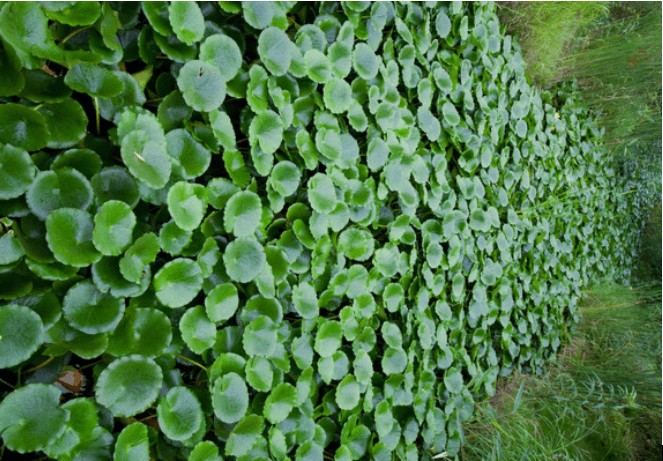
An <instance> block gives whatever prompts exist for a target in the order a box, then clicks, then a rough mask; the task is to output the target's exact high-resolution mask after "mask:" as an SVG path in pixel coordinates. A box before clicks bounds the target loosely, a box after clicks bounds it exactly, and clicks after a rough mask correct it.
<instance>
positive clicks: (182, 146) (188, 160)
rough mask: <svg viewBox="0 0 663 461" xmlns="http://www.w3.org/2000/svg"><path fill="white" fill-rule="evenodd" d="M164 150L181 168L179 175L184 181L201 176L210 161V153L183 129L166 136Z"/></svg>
mask: <svg viewBox="0 0 663 461" xmlns="http://www.w3.org/2000/svg"><path fill="white" fill-rule="evenodd" d="M166 149H167V152H168V155H170V157H171V158H172V159H173V160H175V162H176V163H177V164H179V166H181V167H182V168H181V172H180V174H181V175H182V177H183V178H184V179H195V178H197V177H198V176H202V175H203V173H205V171H207V168H209V165H210V163H211V161H212V154H210V151H209V150H207V149H206V148H205V147H204V146H203V145H202V144H200V143H199V142H198V141H196V140H195V139H193V136H191V134H189V132H188V131H186V130H185V129H183V128H178V129H176V130H172V131H170V132H169V133H168V134H167V135H166Z"/></svg>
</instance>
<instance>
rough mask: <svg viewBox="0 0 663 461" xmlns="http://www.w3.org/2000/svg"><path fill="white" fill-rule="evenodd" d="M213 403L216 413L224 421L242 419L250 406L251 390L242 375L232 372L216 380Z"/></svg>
mask: <svg viewBox="0 0 663 461" xmlns="http://www.w3.org/2000/svg"><path fill="white" fill-rule="evenodd" d="M212 404H213V405H214V414H215V415H216V417H217V418H219V419H220V420H221V421H223V422H224V423H228V424H232V423H236V422H237V421H239V420H241V419H242V418H243V417H244V415H245V414H246V410H248V408H249V390H248V389H247V387H246V383H245V382H244V380H243V379H242V377H241V376H239V375H238V374H237V373H234V372H230V373H227V374H225V375H224V376H222V377H220V378H218V379H217V380H216V381H214V387H213V389H212Z"/></svg>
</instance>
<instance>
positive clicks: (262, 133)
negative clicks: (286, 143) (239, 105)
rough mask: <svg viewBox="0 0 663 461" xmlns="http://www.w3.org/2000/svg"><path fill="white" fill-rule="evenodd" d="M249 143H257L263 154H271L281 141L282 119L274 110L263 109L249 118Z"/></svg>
mask: <svg viewBox="0 0 663 461" xmlns="http://www.w3.org/2000/svg"><path fill="white" fill-rule="evenodd" d="M249 141H250V143H251V145H252V146H253V145H255V144H256V143H258V144H259V145H260V149H262V150H263V152H264V153H265V154H273V153H274V152H276V151H277V150H278V148H279V147H280V146H281V141H283V121H282V120H281V117H279V116H278V115H277V114H276V113H275V112H273V111H271V110H269V109H268V110H265V111H263V112H261V113H259V114H258V115H256V116H255V117H254V118H253V120H251V125H250V126H249Z"/></svg>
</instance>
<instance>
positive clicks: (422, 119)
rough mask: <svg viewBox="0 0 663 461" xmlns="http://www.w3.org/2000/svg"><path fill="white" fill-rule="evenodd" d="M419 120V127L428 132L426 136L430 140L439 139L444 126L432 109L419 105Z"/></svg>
mask: <svg viewBox="0 0 663 461" xmlns="http://www.w3.org/2000/svg"><path fill="white" fill-rule="evenodd" d="M417 120H418V121H419V127H420V128H421V130H422V131H423V132H424V133H426V136H427V137H428V139H429V140H430V141H437V139H438V138H439V137H440V133H441V132H442V126H441V125H440V121H439V120H438V119H437V118H435V116H434V115H433V114H432V113H431V111H430V110H428V109H426V108H425V107H419V109H418V110H417Z"/></svg>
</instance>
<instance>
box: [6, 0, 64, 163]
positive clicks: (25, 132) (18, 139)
mask: <svg viewBox="0 0 663 461" xmlns="http://www.w3.org/2000/svg"><path fill="white" fill-rule="evenodd" d="M5 9H6V8H3V11H4V10H5ZM50 137H51V133H50V131H48V125H47V124H46V119H44V116H43V115H41V114H40V113H39V112H37V111H36V110H34V109H31V108H29V107H26V106H24V105H22V104H13V103H7V104H1V105H0V143H3V144H11V145H13V146H15V147H17V148H20V149H24V150H27V151H29V152H31V151H35V150H38V149H41V148H43V147H46V144H48V141H49V139H50Z"/></svg>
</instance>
